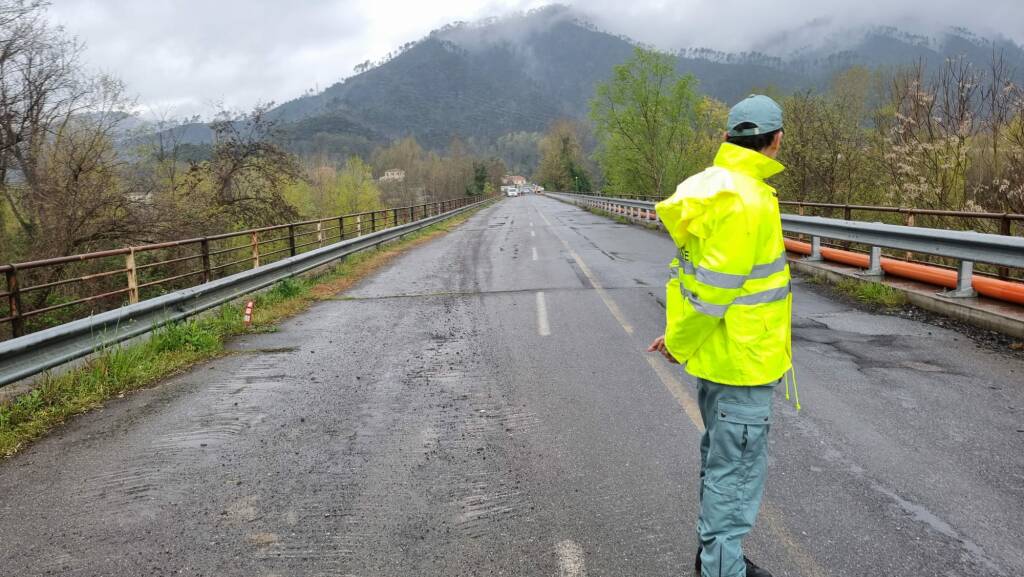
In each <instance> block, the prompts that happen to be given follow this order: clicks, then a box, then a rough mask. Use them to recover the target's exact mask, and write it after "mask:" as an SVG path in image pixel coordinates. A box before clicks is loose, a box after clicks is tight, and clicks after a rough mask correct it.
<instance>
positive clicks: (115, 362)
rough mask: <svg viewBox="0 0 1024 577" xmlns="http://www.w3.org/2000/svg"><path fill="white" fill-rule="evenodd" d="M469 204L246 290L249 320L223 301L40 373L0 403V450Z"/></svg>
mask: <svg viewBox="0 0 1024 577" xmlns="http://www.w3.org/2000/svg"><path fill="white" fill-rule="evenodd" d="M475 212H476V211H475V210H472V211H469V212H467V213H464V214H461V215H459V216H456V217H454V218H451V219H448V220H446V221H444V222H440V223H437V224H435V225H432V226H430V227H427V228H425V229H423V230H421V231H418V232H415V233H410V234H409V235H407V236H406V237H405V238H404V239H403V240H400V241H396V242H392V243H389V244H387V245H385V246H383V247H381V248H379V249H370V250H365V251H363V252H359V253H356V254H354V255H351V256H348V257H346V258H345V259H343V260H341V261H340V262H339V263H338V264H337V265H335V266H333V267H331V268H330V269H328V270H326V271H321V272H319V273H317V274H314V275H311V276H305V277H296V278H289V279H285V280H283V281H281V282H279V283H277V284H276V285H274V286H273V287H272V288H270V289H269V290H266V291H264V292H262V293H259V294H257V295H255V296H253V297H252V300H253V301H254V302H255V305H256V306H255V311H254V315H253V320H252V325H251V326H250V327H248V328H247V327H246V326H245V323H244V322H243V320H242V315H243V308H244V305H243V304H242V303H229V304H226V305H223V306H221V307H219V308H218V309H216V310H215V311H214V312H213V313H212V314H208V315H203V316H201V317H198V318H193V319H188V320H185V321H182V322H179V323H174V324H170V325H167V326H164V327H162V328H160V329H158V330H156V331H154V332H153V333H152V334H151V335H150V337H149V338H148V339H146V340H144V341H142V342H138V343H136V344H132V345H128V346H114V347H111V348H109V349H107V350H104V351H102V352H101V353H99V354H98V355H96V356H94V357H93V358H91V359H90V360H89V361H87V362H86V363H85V364H83V365H82V366H81V367H79V368H76V369H73V370H70V371H67V372H64V373H60V374H56V375H51V374H48V373H47V374H44V375H43V376H42V377H41V378H40V379H39V380H38V381H37V385H36V387H35V388H34V389H33V390H31V391H30V392H27V393H24V394H22V395H19V396H17V397H14V398H12V399H8V400H6V401H4V402H2V403H0V455H2V456H4V457H9V456H11V455H13V454H15V453H17V452H18V451H19V450H20V449H22V448H23V447H25V446H26V445H27V444H28V443H29V442H31V441H33V440H35V439H37V438H39V437H41V436H42V435H44V434H45V433H47V432H48V431H50V430H51V429H53V428H54V427H56V426H58V425H60V424H61V423H63V422H64V421H65V420H66V419H68V418H69V417H71V416H74V415H77V414H80V413H84V412H87V411H90V410H92V409H95V408H97V407H100V406H102V405H103V403H104V402H105V401H107V400H109V399H111V398H115V397H116V398H120V397H123V396H124V395H125V394H126V393H128V392H130V391H133V390H137V389H141V388H144V387H147V386H150V385H153V384H155V383H157V382H158V381H160V380H163V379H165V378H167V377H169V376H171V375H174V374H177V373H180V372H183V371H185V370H186V369H188V368H190V367H192V366H193V365H195V364H196V363H199V362H201V361H205V360H209V359H213V358H216V357H218V356H221V355H223V354H225V352H224V344H225V342H226V341H227V339H228V338H230V337H232V336H235V335H240V334H244V333H249V332H272V331H274V330H276V329H275V323H276V322H277V321H279V320H281V319H284V318H286V317H289V316H292V315H294V314H296V313H299V312H301V311H303V310H306V309H307V308H309V306H310V305H311V304H313V303H314V302H316V301H318V300H323V299H326V298H330V297H332V296H333V295H335V294H337V293H338V292H341V291H343V290H346V289H348V288H349V287H351V286H352V285H353V284H355V283H356V282H358V281H359V280H361V279H362V278H364V277H366V276H367V275H368V274H370V273H372V272H373V271H375V270H377V269H379V268H380V267H382V266H384V265H385V264H387V263H388V262H390V261H391V260H392V259H394V258H395V257H397V256H398V255H400V254H402V253H403V252H406V251H408V250H410V249H412V248H415V247H417V246H419V245H422V244H425V243H427V242H429V241H430V240H432V239H434V238H435V237H437V236H440V235H442V234H445V233H446V232H448V231H450V230H452V229H453V228H454V227H456V226H458V225H459V224H461V223H463V222H465V221H466V220H467V219H468V218H469V217H470V216H471V215H472V214H473V213H475Z"/></svg>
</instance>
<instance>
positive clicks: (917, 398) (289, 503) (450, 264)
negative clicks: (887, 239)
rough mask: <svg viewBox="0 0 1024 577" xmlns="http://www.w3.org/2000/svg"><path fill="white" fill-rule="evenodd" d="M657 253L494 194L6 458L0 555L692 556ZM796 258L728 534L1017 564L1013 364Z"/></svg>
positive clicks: (776, 561)
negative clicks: (368, 270)
mask: <svg viewBox="0 0 1024 577" xmlns="http://www.w3.org/2000/svg"><path fill="white" fill-rule="evenodd" d="M672 253H673V247H672V245H671V243H670V241H669V240H668V239H667V237H665V236H664V235H662V234H659V233H656V232H652V231H648V230H644V229H641V228H638V227H633V226H627V225H621V224H617V223H614V222H612V221H610V220H607V219H604V218H601V217H597V216H594V215H591V214H589V213H586V212H583V211H580V210H579V209H576V208H574V207H570V206H568V205H565V204H562V203H559V202H557V201H555V200H552V199H547V198H542V197H525V198H514V199H507V200H505V201H503V202H501V203H498V204H497V205H495V206H493V207H491V208H488V209H485V210H484V211H482V212H480V213H478V214H477V215H476V216H474V217H473V218H472V219H471V220H470V221H469V222H467V223H466V224H464V225H463V226H462V227H460V228H459V229H458V230H457V231H455V232H453V233H451V234H449V235H447V236H446V237H443V238H441V239H439V240H436V241H434V242H433V243H430V244H428V245H425V246H423V247H421V248H418V249H416V250H414V251H412V252H410V253H408V254H407V255H405V256H403V257H402V258H400V259H397V260H396V261H394V262H393V263H392V264H391V265H390V266H389V267H388V268H386V269H384V270H382V271H380V272H379V273H378V274H376V275H375V276H373V277H371V278H369V279H367V280H366V281H364V282H363V283H361V284H360V285H358V286H357V287H356V288H354V289H353V290H351V291H349V292H347V293H345V294H344V295H339V296H338V297H337V298H336V299H335V300H331V301H325V302H323V303H320V304H318V305H316V306H315V307H314V308H313V309H312V310H311V311H309V312H308V313H305V314H303V315H300V316H298V317H296V318H294V319H292V320H290V321H288V322H285V323H283V324H282V326H281V330H280V331H278V332H276V333H271V334H262V335H252V336H248V337H245V338H242V339H239V340H237V341H235V342H234V343H233V345H232V348H234V349H235V351H236V354H234V355H231V356H228V357H226V358H223V359H220V360H217V361H214V362H211V363H208V364H204V365H201V366H199V367H196V368H195V369H194V370H192V371H190V372H188V373H186V374H183V375H181V376H179V377H176V378H174V379H171V380H170V381H168V382H166V383H164V384H162V385H160V386H159V387H156V388H154V389H151V390H147V391H142V392H140V393H137V394H134V395H131V396H129V397H127V398H125V399H121V400H117V401H115V402H112V403H110V404H109V405H108V406H107V407H106V408H104V409H103V410H101V411H97V412H95V413H92V414H90V415H87V416H85V417H81V418H78V419H75V420H74V421H73V422H71V423H69V424H68V425H67V426H65V427H63V428H62V429H61V430H59V431H57V432H56V433H54V434H53V435H51V436H49V437H48V438H47V439H44V440H43V441H41V442H39V443H36V444H35V445H34V446H33V447H31V448H29V449H28V450H26V451H24V452H23V453H22V454H20V455H18V456H16V457H14V458H12V459H9V460H7V461H5V462H0V543H3V547H2V549H0V575H20V576H24V575H74V576H86V575H90V576H91V575H110V576H115V575H117V576H119V575H207V576H221V575H224V576H228V575H239V576H242V575H244V576H271V575H281V576H285V575H297V576H306V575H308V576H320V575H324V576H326V575H331V576H340V575H357V576H373V577H377V576H379V577H384V576H442V575H444V576H451V575H510V576H545V575H550V576H583V575H597V576H601V575H603V576H632V575H636V576H644V577H658V576H669V575H686V574H689V572H690V571H691V568H690V567H691V563H692V557H693V553H694V550H695V546H696V539H695V537H694V534H693V526H694V518H695V514H696V494H697V478H696V471H697V463H698V455H697V442H698V438H699V431H698V428H697V427H696V426H695V423H694V417H695V413H694V405H693V401H692V398H693V392H692V390H691V389H690V387H689V385H688V384H687V383H686V382H685V380H684V379H683V377H682V375H681V374H680V373H679V372H678V370H677V369H675V368H673V367H670V366H669V365H667V364H666V363H664V362H663V361H660V360H658V359H656V358H654V357H652V356H650V355H646V354H644V353H643V352H642V351H643V349H644V348H645V346H646V345H647V343H648V342H649V341H650V340H651V339H652V338H653V337H654V336H656V335H657V334H659V333H660V330H661V326H662V322H663V315H664V310H663V308H662V304H661V301H662V292H663V289H662V284H663V282H664V280H665V276H666V274H667V269H666V264H667V261H668V260H669V259H670V258H671V256H672ZM815 290H816V289H814V287H811V286H808V285H805V284H803V283H801V282H799V281H797V283H796V285H795V288H794V292H795V295H796V297H795V298H796V317H797V318H796V319H795V327H796V328H795V342H794V348H795V356H796V361H797V371H798V374H799V376H800V383H801V385H802V386H801V389H800V391H801V400H802V402H803V405H804V410H803V411H802V412H801V413H800V414H799V415H797V414H796V412H795V411H794V410H793V408H792V407H791V406H790V405H789V404H787V402H786V401H785V400H784V399H783V398H782V395H781V391H779V393H780V394H779V395H777V399H776V407H775V412H776V424H775V426H774V427H773V429H772V433H771V435H772V437H771V455H772V456H771V461H770V469H769V482H768V488H767V497H766V502H765V507H764V509H763V511H762V517H761V520H760V522H759V524H758V526H757V527H756V528H755V531H754V533H753V534H752V535H751V537H750V538H749V539H748V547H747V548H748V554H749V555H750V556H751V557H753V558H754V559H755V560H757V561H758V562H759V563H760V564H761V565H763V566H765V567H767V568H769V569H771V570H772V571H773V572H774V573H775V574H776V575H778V576H784V575H792V576H797V575H800V576H805V577H815V576H837V577H838V576H861V575H863V576H873V577H877V576H890V575H891V576H896V575H944V576H960V575H963V576H972V577H973V576H988V575H993V576H997V575H1016V574H1019V573H1020V572H1021V571H1024V451H1022V450H1021V446H1022V442H1024V432H1022V431H1024V419H1022V415H1024V364H1022V363H1021V362H1020V361H1019V360H1017V359H1014V358H1011V357H1008V356H1004V355H1001V354H999V353H994V352H991V351H988V350H985V349H981V348H978V347H976V346H975V345H974V344H973V343H972V342H971V341H970V340H968V339H966V338H964V337H963V336H961V335H959V334H957V333H954V332H950V331H947V330H944V329H940V328H936V327H933V326H930V325H926V324H921V323H918V322H915V321H910V320H905V319H901V318H897V317H891V316H878V315H871V314H868V313H865V312H861V311H857V310H853V309H850V308H849V307H847V306H845V305H841V304H837V303H835V302H831V301H829V300H828V299H826V298H825V297H824V296H821V295H819V294H817V293H816V292H815Z"/></svg>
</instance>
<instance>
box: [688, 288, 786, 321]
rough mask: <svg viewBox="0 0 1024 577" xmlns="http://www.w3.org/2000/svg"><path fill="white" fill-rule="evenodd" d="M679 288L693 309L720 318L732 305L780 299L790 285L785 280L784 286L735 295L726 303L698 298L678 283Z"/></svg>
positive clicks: (762, 302)
mask: <svg viewBox="0 0 1024 577" xmlns="http://www.w3.org/2000/svg"><path fill="white" fill-rule="evenodd" d="M679 290H680V291H682V293H683V296H684V297H686V300H688V301H690V305H692V306H693V308H694V310H696V311H697V312H699V313H703V314H705V315H708V316H711V317H716V318H722V317H724V316H725V312H726V311H727V310H729V307H731V306H732V305H760V304H764V303H771V302H775V301H781V300H783V299H785V298H786V297H787V296H788V295H789V291H790V287H789V283H788V282H787V283H786V285H785V286H780V287H777V288H773V289H768V290H763V291H758V292H756V293H750V294H748V295H743V296H739V297H736V298H735V299H733V301H732V302H731V303H729V304H727V305H717V304H714V303H709V302H705V301H702V300H700V299H699V298H697V296H696V295H694V294H693V293H692V292H690V291H688V290H686V288H685V287H684V286H683V285H682V283H680V285H679Z"/></svg>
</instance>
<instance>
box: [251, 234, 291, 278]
mask: <svg viewBox="0 0 1024 577" xmlns="http://www.w3.org/2000/svg"><path fill="white" fill-rule="evenodd" d="M291 228H292V227H290V226H289V227H288V230H289V231H291ZM291 244H292V255H294V254H295V236H294V235H293V236H292V238H291ZM249 246H251V247H252V268H259V266H260V235H259V233H257V232H254V233H252V235H250V237H249Z"/></svg>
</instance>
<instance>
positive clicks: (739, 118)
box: [727, 94, 782, 136]
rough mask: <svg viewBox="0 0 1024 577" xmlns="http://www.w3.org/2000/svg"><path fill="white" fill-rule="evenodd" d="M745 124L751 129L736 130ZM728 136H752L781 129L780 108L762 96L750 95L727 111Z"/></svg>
mask: <svg viewBox="0 0 1024 577" xmlns="http://www.w3.org/2000/svg"><path fill="white" fill-rule="evenodd" d="M745 122H749V123H750V124H753V125H754V126H752V127H746V128H743V129H737V128H736V127H737V126H739V125H740V124H743V123H745ZM727 128H728V129H729V136H753V135H755V134H765V133H768V132H774V131H776V130H779V129H780V128H782V107H781V106H779V104H778V103H777V102H775V101H774V100H772V99H771V98H768V97H767V96H765V95H763V94H751V95H750V96H748V97H746V98H744V99H743V100H741V101H740V102H739V103H738V104H736V106H733V107H732V109H731V110H730V111H729V125H728V127H727Z"/></svg>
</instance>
